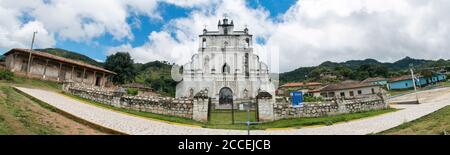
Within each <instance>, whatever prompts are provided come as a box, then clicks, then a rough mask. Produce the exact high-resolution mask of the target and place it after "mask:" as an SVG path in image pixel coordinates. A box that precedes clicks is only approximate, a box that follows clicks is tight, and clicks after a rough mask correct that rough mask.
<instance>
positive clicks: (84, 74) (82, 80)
mask: <svg viewBox="0 0 450 155" xmlns="http://www.w3.org/2000/svg"><path fill="white" fill-rule="evenodd" d="M84 76H86V68H83V76H81V83H83V84H84Z"/></svg>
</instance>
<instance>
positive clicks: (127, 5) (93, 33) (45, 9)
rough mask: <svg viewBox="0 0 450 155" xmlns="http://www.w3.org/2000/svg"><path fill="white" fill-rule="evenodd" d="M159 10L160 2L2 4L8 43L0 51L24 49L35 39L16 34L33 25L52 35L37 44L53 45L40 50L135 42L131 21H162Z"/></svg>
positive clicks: (1, 33)
mask: <svg viewBox="0 0 450 155" xmlns="http://www.w3.org/2000/svg"><path fill="white" fill-rule="evenodd" d="M156 8H157V1H156V0H95V1H92V0H76V1H74V0H51V1H37V0H21V1H17V0H0V17H1V20H2V22H1V23H0V39H2V41H4V42H6V43H1V44H0V48H13V47H23V46H22V45H24V44H26V42H25V41H23V40H24V39H26V38H28V40H30V39H31V35H30V34H29V35H24V36H19V35H16V34H15V33H14V31H19V30H20V29H23V28H26V27H25V25H30V24H31V25H36V24H33V22H37V23H40V24H39V27H34V28H30V29H35V30H38V31H42V32H46V33H47V34H48V36H46V37H41V38H38V39H37V40H43V39H49V40H46V41H43V42H46V43H50V44H42V45H40V44H37V45H38V46H40V47H51V46H54V45H55V42H54V40H72V41H76V42H85V43H89V42H91V41H92V39H93V38H97V37H100V36H103V35H105V34H110V35H111V36H112V37H113V39H116V40H122V39H128V40H132V39H133V37H134V36H133V34H132V32H131V26H130V24H129V23H127V18H128V17H130V16H134V15H144V16H148V17H150V18H152V19H161V17H160V15H159V14H158V13H157V12H156ZM24 18H26V19H27V20H24ZM44 34H45V33H42V35H44ZM21 37H23V38H21ZM52 40H53V42H52ZM38 43H39V42H38Z"/></svg>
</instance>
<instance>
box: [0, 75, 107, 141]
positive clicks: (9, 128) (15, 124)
mask: <svg viewBox="0 0 450 155" xmlns="http://www.w3.org/2000/svg"><path fill="white" fill-rule="evenodd" d="M13 86H21V87H29V88H39V89H45V90H51V91H58V90H61V86H60V85H59V84H57V83H54V82H48V81H41V80H33V79H27V78H23V77H17V76H12V77H11V78H8V79H3V78H2V80H0V135H55V134H56V135H59V134H105V133H104V132H102V131H99V130H97V129H93V128H91V127H89V126H86V125H84V124H82V123H78V122H76V121H74V120H72V119H69V118H67V117H66V116H63V115H62V114H60V113H58V112H56V110H55V109H53V108H52V107H50V106H48V105H47V104H45V103H41V102H38V101H35V100H33V99H30V98H28V97H27V96H25V95H23V94H21V93H19V92H17V91H16V90H15V89H14V88H13Z"/></svg>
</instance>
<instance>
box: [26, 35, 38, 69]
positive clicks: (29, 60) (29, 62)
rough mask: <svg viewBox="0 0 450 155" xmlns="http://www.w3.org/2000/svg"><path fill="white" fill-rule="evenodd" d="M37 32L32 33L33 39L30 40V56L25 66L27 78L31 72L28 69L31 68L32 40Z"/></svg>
mask: <svg viewBox="0 0 450 155" xmlns="http://www.w3.org/2000/svg"><path fill="white" fill-rule="evenodd" d="M36 33H37V31H34V32H33V39H32V40H31V47H30V55H29V56H28V66H27V73H26V75H27V77H28V73H29V72H30V71H31V70H30V67H31V53H32V52H33V45H34V38H35V36H36Z"/></svg>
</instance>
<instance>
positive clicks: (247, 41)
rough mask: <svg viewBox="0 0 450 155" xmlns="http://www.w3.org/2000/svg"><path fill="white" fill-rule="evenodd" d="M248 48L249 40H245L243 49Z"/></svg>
mask: <svg viewBox="0 0 450 155" xmlns="http://www.w3.org/2000/svg"><path fill="white" fill-rule="evenodd" d="M249 47H250V39H248V38H246V39H245V48H249Z"/></svg>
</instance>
